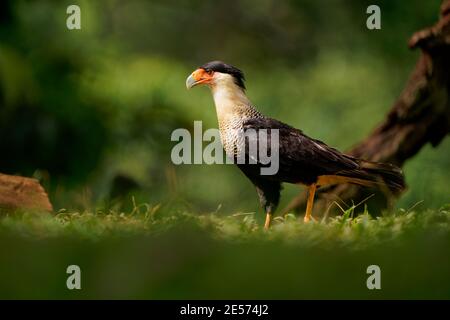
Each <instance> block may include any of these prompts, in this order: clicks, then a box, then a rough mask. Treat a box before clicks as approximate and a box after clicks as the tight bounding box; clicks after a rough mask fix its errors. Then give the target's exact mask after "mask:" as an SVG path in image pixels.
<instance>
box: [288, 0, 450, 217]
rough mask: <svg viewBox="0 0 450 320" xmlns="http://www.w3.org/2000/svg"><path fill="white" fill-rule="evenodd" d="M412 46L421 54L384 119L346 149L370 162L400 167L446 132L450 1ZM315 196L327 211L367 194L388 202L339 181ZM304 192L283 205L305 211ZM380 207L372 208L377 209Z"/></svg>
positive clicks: (449, 120)
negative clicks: (418, 49) (335, 204)
mask: <svg viewBox="0 0 450 320" xmlns="http://www.w3.org/2000/svg"><path fill="white" fill-rule="evenodd" d="M409 47H410V48H411V49H416V48H420V49H421V55H420V58H419V60H418V62H417V64H416V67H415V69H414V71H413V72H412V75H411V76H410V79H409V80H408V82H407V83H406V86H405V88H404V89H403V92H402V93H401V94H400V97H399V98H398V100H397V101H396V102H395V103H394V105H393V107H392V109H391V110H390V112H389V113H388V114H387V115H386V117H385V119H384V120H383V122H382V123H380V124H379V125H378V126H377V127H376V128H375V130H373V132H372V133H371V134H370V135H369V136H368V137H367V138H366V139H364V140H363V141H361V142H360V143H358V144H357V145H355V146H354V147H353V148H352V149H350V150H349V151H348V152H347V154H350V155H353V156H355V157H358V158H363V159H367V160H371V161H378V162H388V163H392V164H396V165H397V166H400V167H401V166H402V165H403V164H404V162H405V161H406V160H407V159H409V158H411V157H413V156H414V155H415V154H416V153H417V152H418V151H419V150H420V149H421V148H422V147H423V146H424V145H426V144H427V143H430V144H431V145H432V146H433V147H435V146H437V145H438V144H439V143H440V142H441V141H442V140H443V139H444V137H445V136H446V135H447V134H448V133H449V132H450V0H445V1H443V3H442V6H441V16H440V20H439V22H438V23H437V24H436V25H434V26H433V27H430V28H427V29H424V30H422V31H419V32H416V33H415V34H414V35H413V36H412V37H411V39H410V41H409ZM321 191H322V192H319V193H318V195H317V198H316V201H315V210H314V211H315V212H316V213H319V212H322V213H326V214H327V213H328V210H329V209H330V208H332V207H333V206H332V204H333V203H334V201H336V202H338V203H341V204H343V203H344V204H345V203H346V204H347V205H348V204H349V203H352V201H353V203H355V204H356V203H359V202H360V201H363V200H364V199H366V198H367V197H370V196H371V195H375V196H374V197H372V198H371V199H370V201H369V203H368V205H369V207H370V208H371V210H373V208H374V207H375V208H377V209H382V208H386V207H388V206H389V204H390V203H391V201H390V200H391V199H388V198H389V197H388V196H387V195H385V194H382V193H381V192H376V191H374V190H368V189H364V188H358V187H355V186H352V185H338V186H333V187H329V188H324V189H323V190H321ZM305 203H306V194H304V193H301V194H299V195H298V196H297V197H296V198H295V199H294V200H293V201H292V202H291V203H290V204H289V205H288V207H287V208H285V209H284V210H283V212H284V213H286V212H288V211H292V210H295V211H299V210H304V208H305ZM376 211H378V212H379V211H380V210H373V211H372V212H376Z"/></svg>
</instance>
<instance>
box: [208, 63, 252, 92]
mask: <svg viewBox="0 0 450 320" xmlns="http://www.w3.org/2000/svg"><path fill="white" fill-rule="evenodd" d="M200 68H202V69H205V70H206V71H217V72H222V73H228V74H230V75H232V76H233V78H234V81H235V83H236V84H237V85H238V86H239V87H241V88H242V89H245V84H244V80H245V77H244V73H243V72H242V71H241V70H239V69H238V68H236V67H233V66H232V65H229V64H226V63H224V62H222V61H211V62H208V63H205V64H204V65H202V66H201V67H200Z"/></svg>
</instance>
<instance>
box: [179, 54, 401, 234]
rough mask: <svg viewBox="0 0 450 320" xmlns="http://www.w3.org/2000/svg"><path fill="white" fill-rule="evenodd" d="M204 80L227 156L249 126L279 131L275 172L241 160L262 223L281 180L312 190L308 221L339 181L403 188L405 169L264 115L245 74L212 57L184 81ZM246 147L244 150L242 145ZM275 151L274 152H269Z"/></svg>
mask: <svg viewBox="0 0 450 320" xmlns="http://www.w3.org/2000/svg"><path fill="white" fill-rule="evenodd" d="M200 84H204V85H208V86H209V87H210V89H211V92H212V95H213V98H214V103H215V105H216V111H217V118H218V120H219V129H220V138H221V141H222V144H223V147H224V149H225V152H226V154H227V156H228V157H231V158H236V156H237V152H238V150H239V149H240V148H241V147H242V143H243V144H244V145H243V147H242V148H243V150H244V152H247V151H246V150H247V148H246V142H242V139H240V137H239V135H238V134H237V132H246V131H247V130H249V129H252V130H254V131H258V130H261V129H264V130H266V131H269V132H271V130H274V129H276V130H277V131H278V139H279V140H278V141H279V143H278V148H279V150H278V157H279V160H278V161H279V168H278V171H277V172H276V173H275V174H273V175H261V172H260V170H258V169H259V168H260V167H263V166H264V164H263V163H260V162H257V163H256V164H251V163H249V164H237V165H238V167H239V168H240V169H241V171H242V172H243V173H244V174H245V175H246V176H247V177H248V178H249V179H250V180H251V182H252V183H253V184H254V185H255V187H256V191H257V193H258V195H259V200H260V204H261V207H262V208H263V209H264V210H265V213H266V221H265V224H264V227H265V228H266V229H267V228H269V226H270V223H271V220H272V215H273V213H274V211H275V209H276V207H277V205H278V202H279V198H280V190H281V183H283V182H288V183H295V184H304V185H306V186H307V187H308V188H309V190H308V191H309V195H308V201H307V206H306V213H305V217H304V221H305V222H308V221H310V220H311V219H313V218H312V216H311V212H312V207H313V201H314V194H315V192H316V188H317V187H319V186H326V185H332V184H339V183H352V184H357V185H361V186H369V187H379V188H384V189H385V190H389V191H390V192H392V193H393V194H396V193H399V192H400V191H402V190H403V189H404V188H405V183H404V177H403V174H402V172H401V170H400V169H399V168H398V167H396V166H394V165H391V164H385V163H376V162H370V161H366V160H363V159H357V158H354V157H351V156H349V155H345V154H343V153H341V152H339V151H338V150H336V149H334V148H331V147H329V146H327V145H326V144H325V143H323V142H322V141H319V140H316V139H312V138H310V137H308V136H307V135H305V134H304V133H303V132H302V131H301V130H299V129H296V128H293V127H291V126H289V125H287V124H285V123H282V122H280V121H278V120H275V119H271V118H269V117H267V116H265V115H263V114H261V113H260V112H259V111H258V110H257V109H256V108H255V107H254V106H253V105H252V103H251V102H250V100H249V99H248V98H247V96H246V94H245V85H244V74H243V72H242V71H241V70H239V69H237V68H236V67H233V66H231V65H229V64H226V63H223V62H221V61H212V62H208V63H206V64H204V65H203V66H201V67H199V68H198V69H197V70H195V71H194V72H193V73H192V74H191V75H190V76H189V77H188V78H187V80H186V87H187V88H188V89H189V88H192V87H194V86H197V85H200ZM241 150H242V149H241ZM269 152H273V150H271V151H269Z"/></svg>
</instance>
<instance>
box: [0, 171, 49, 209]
mask: <svg viewBox="0 0 450 320" xmlns="http://www.w3.org/2000/svg"><path fill="white" fill-rule="evenodd" d="M0 209H12V210H14V209H33V210H43V211H52V210H53V208H52V205H51V203H50V201H49V199H48V196H47V193H46V192H45V190H44V188H42V186H41V185H40V184H39V182H38V181H37V180H36V179H31V178H24V177H19V176H10V175H5V174H1V173H0Z"/></svg>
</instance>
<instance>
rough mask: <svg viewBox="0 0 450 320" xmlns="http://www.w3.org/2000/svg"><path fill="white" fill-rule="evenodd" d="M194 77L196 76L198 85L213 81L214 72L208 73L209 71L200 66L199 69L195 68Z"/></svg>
mask: <svg viewBox="0 0 450 320" xmlns="http://www.w3.org/2000/svg"><path fill="white" fill-rule="evenodd" d="M192 78H194V80H195V84H196V85H199V84H207V83H211V81H212V78H213V73H212V72H211V73H208V72H206V70H205V69H202V68H199V69H197V70H195V71H194V72H192Z"/></svg>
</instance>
